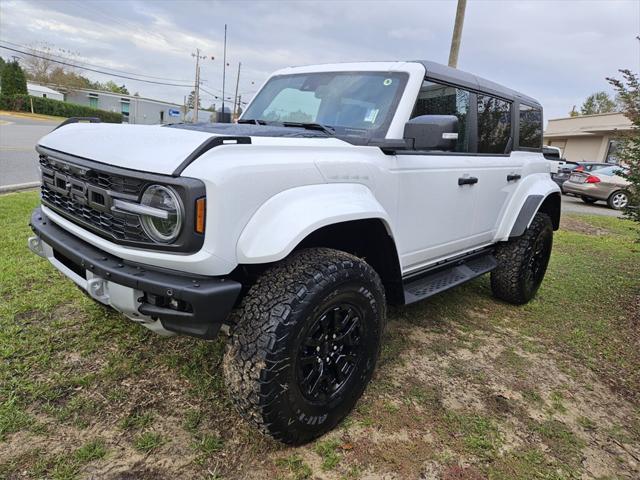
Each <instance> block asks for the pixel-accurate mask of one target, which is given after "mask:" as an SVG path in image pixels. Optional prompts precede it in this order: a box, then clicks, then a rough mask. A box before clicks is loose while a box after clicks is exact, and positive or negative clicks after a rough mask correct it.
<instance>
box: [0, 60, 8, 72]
mask: <svg viewBox="0 0 640 480" xmlns="http://www.w3.org/2000/svg"><path fill="white" fill-rule="evenodd" d="M6 64H7V62H5V61H4V58H2V57H0V76H2V70H4V66H5V65H6Z"/></svg>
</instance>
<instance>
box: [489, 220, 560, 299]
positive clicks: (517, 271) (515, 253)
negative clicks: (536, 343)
mask: <svg viewBox="0 0 640 480" xmlns="http://www.w3.org/2000/svg"><path fill="white" fill-rule="evenodd" d="M552 245H553V225H552V223H551V219H550V218H549V215H547V214H545V213H536V215H535V217H533V220H532V222H531V225H529V228H528V229H527V230H526V231H525V233H524V234H523V235H521V236H520V237H517V238H513V239H511V240H509V241H508V242H504V243H501V244H499V245H498V247H497V249H496V253H495V256H496V259H497V261H498V266H497V267H496V268H495V269H494V270H493V271H492V272H491V290H492V291H493V295H494V296H495V297H497V298H499V299H501V300H504V301H506V302H509V303H513V304H515V305H522V304H524V303H527V302H528V301H529V300H531V299H532V298H533V297H534V296H535V294H536V293H537V291H538V288H539V287H540V284H541V283H542V280H543V278H544V274H545V272H546V271H547V265H548V264H549V257H550V256H551V247H552Z"/></svg>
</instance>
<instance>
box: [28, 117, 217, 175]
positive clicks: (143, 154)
mask: <svg viewBox="0 0 640 480" xmlns="http://www.w3.org/2000/svg"><path fill="white" fill-rule="evenodd" d="M211 136H212V135H211V134H209V133H203V132H194V131H192V130H178V129H175V128H165V127H161V126H159V125H118V124H114V123H72V124H69V125H65V126H64V127H62V128H58V129H56V130H54V131H53V132H51V133H49V134H48V135H46V136H45V137H43V138H42V139H41V140H40V142H39V145H40V146H42V147H46V148H50V149H52V150H57V151H59V152H64V153H67V154H69V155H74V156H76V157H81V158H86V159H89V160H94V161H96V162H100V163H106V164H108V165H113V166H114V167H123V168H130V169H133V170H139V171H142V172H152V173H160V174H164V175H171V174H172V173H173V171H174V170H175V169H176V167H177V166H178V165H180V163H182V161H183V160H184V159H185V158H187V157H188V156H189V154H190V153H191V152H193V151H194V150H195V149H196V148H197V147H198V146H200V145H201V144H202V143H203V142H204V141H205V140H207V139H208V138H210V137H211Z"/></svg>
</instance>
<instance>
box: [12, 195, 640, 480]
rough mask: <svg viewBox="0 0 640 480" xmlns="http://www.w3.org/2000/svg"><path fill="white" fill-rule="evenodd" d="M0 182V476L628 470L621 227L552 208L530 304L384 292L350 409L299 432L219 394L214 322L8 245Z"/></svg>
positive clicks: (630, 367) (627, 302)
mask: <svg viewBox="0 0 640 480" xmlns="http://www.w3.org/2000/svg"><path fill="white" fill-rule="evenodd" d="M37 203H38V198H37V193H35V192H23V193H15V194H8V195H4V196H0V225H2V229H1V230H0V478H3V479H4V478H8V479H22V478H34V479H39V478H51V479H75V478H101V479H102V478H107V479H119V480H124V479H142V480H144V479H164V478H167V479H173V478H176V479H182V478H203V479H205V478H207V479H214V478H260V479H274V478H283V479H306V478H326V479H357V478H368V479H375V478H420V477H423V478H442V479H445V480H464V479H467V480H476V479H483V478H489V479H505V480H506V479H523V480H524V479H554V480H561V479H578V478H599V479H605V478H606V479H613V478H640V369H639V368H638V366H639V365H640V244H638V243H634V238H635V237H634V235H635V234H634V232H633V230H632V226H631V224H630V223H629V222H627V221H623V220H619V219H616V218H609V217H591V216H577V215H576V216H568V217H566V218H564V219H563V225H562V228H561V230H560V231H559V232H557V233H556V236H555V244H554V251H553V256H552V259H551V263H550V267H549V271H548V273H547V277H546V279H545V282H544V283H543V286H542V288H541V289H540V292H539V294H538V296H537V298H536V299H535V300H534V301H533V302H531V303H530V304H528V305H526V306H523V307H513V306H510V305H506V304H504V303H500V302H498V301H495V300H494V299H492V297H491V295H490V288H489V282H488V277H483V278H480V279H478V280H476V281H473V282H471V283H469V284H467V285H464V286H462V287H460V288H457V289H455V290H453V291H449V292H446V293H444V294H442V295H440V296H438V297H435V298H433V299H431V300H429V301H426V302H424V303H421V304H416V305H411V306H409V307H404V308H396V309H392V311H391V312H390V322H389V327H388V330H387V333H386V338H385V341H384V348H383V354H382V358H381V361H380V364H379V366H378V369H377V371H376V374H375V376H374V379H373V381H372V383H371V385H370V386H369V388H368V389H367V392H366V393H365V395H364V397H363V398H362V400H361V401H360V402H359V403H358V405H357V408H356V410H355V411H354V412H353V413H352V414H351V415H350V416H349V417H348V419H347V420H346V421H345V422H344V423H343V424H342V425H341V426H340V427H339V428H337V429H336V430H335V431H334V432H331V433H330V434H328V435H326V436H325V437H323V438H321V439H319V440H318V441H316V442H314V443H312V444H310V445H307V446H304V447H299V448H286V447H284V446H282V445H279V444H277V443H275V442H273V441H270V440H269V439H266V438H264V437H262V436H261V435H260V434H258V433H257V432H256V431H254V430H253V429H252V428H251V427H249V426H247V425H246V424H245V423H244V422H243V421H242V420H241V419H240V418H239V417H238V416H237V415H236V413H235V412H234V410H233V408H232V407H231V402H230V399H229V398H228V396H227V393H226V391H225V388H224V379H223V378H222V375H221V368H220V362H221V358H222V353H223V350H224V341H223V339H221V340H217V341H214V342H203V341H199V340H195V339H191V338H187V337H174V338H170V339H163V338H160V337H157V336H155V335H153V334H152V333H150V332H147V331H146V330H145V329H143V328H142V327H139V326H137V325H135V324H134V323H132V322H130V321H128V320H126V319H125V318H124V317H122V316H120V315H118V314H116V313H113V312H111V311H109V310H107V309H105V308H103V307H101V306H99V305H96V304H95V303H93V302H92V301H90V300H88V299H87V298H85V297H84V296H83V295H82V294H81V293H80V292H79V291H78V290H77V289H76V288H75V286H74V285H73V284H72V283H71V282H70V281H67V280H65V279H64V278H63V277H62V276H61V275H60V274H58V273H57V272H56V271H55V270H54V269H53V267H51V266H50V265H49V264H48V263H47V262H46V261H44V260H42V259H41V258H39V257H36V256H35V255H32V254H31V253H30V252H29V251H28V250H27V247H26V239H27V237H28V236H29V233H30V231H29V228H28V226H27V222H28V218H29V214H30V211H31V209H32V208H33V207H35V206H36V205H37Z"/></svg>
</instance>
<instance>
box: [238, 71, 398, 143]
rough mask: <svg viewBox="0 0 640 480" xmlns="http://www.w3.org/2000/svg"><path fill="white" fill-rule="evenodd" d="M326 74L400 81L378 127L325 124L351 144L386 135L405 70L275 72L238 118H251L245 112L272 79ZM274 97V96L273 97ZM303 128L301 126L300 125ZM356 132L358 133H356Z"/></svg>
mask: <svg viewBox="0 0 640 480" xmlns="http://www.w3.org/2000/svg"><path fill="white" fill-rule="evenodd" d="M326 74H333V75H379V76H385V75H389V76H393V77H394V78H397V79H398V81H399V82H400V85H399V86H398V88H397V89H396V93H395V95H394V98H393V99H392V101H391V103H390V104H389V110H388V112H387V115H386V117H385V119H384V121H383V122H382V123H381V124H380V126H379V127H377V128H375V129H367V128H357V127H349V126H344V125H327V126H328V127H330V128H332V129H334V130H335V135H333V136H335V137H337V138H341V139H343V140H345V141H348V142H350V143H353V144H366V143H368V142H369V141H370V140H372V139H383V138H385V137H386V135H387V133H388V131H389V127H390V126H391V123H392V122H393V119H394V118H395V116H396V114H397V112H398V106H399V104H400V102H401V101H402V98H403V97H404V94H405V91H406V88H407V84H408V82H409V78H410V73H409V72H406V71H402V70H335V71H334V70H327V71H324V70H322V71H314V72H300V73H298V72H296V73H281V74H275V75H273V76H271V77H269V79H268V80H267V81H266V82H265V83H264V84H263V85H262V87H261V88H260V90H258V92H257V93H256V95H255V96H254V97H253V99H252V100H251V102H250V103H249V105H248V106H247V108H246V109H245V110H244V112H242V115H241V116H240V118H239V119H238V120H253V119H254V118H253V117H249V116H247V112H249V111H250V110H251V107H252V106H253V105H254V102H255V101H256V99H257V98H258V97H259V96H260V94H261V93H262V91H263V90H265V89H266V88H267V87H268V85H269V84H270V83H271V82H272V81H274V80H278V79H281V78H285V77H299V76H311V75H326ZM274 98H275V97H274ZM257 120H260V122H261V123H262V122H264V124H265V125H283V124H286V123H288V122H287V121H286V120H285V121H284V122H283V121H273V120H265V119H261V118H258V119H257ZM310 123H317V120H314V121H313V122H310ZM300 128H303V127H300ZM364 131H366V133H359V132H364ZM356 132H358V133H356Z"/></svg>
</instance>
